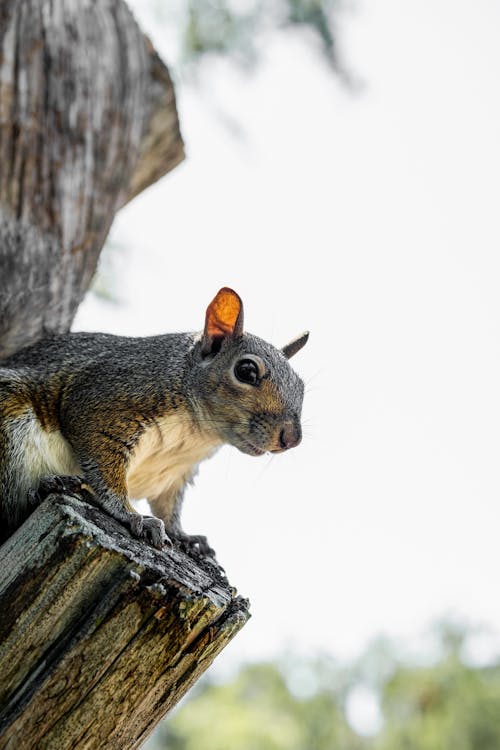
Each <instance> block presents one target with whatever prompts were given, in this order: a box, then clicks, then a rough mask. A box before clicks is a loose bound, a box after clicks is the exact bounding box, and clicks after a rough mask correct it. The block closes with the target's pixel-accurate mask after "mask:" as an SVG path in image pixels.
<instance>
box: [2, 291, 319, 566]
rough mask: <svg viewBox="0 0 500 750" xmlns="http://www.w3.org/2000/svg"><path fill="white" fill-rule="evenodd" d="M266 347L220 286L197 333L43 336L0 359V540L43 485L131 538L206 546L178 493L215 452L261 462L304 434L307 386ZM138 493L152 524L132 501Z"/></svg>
mask: <svg viewBox="0 0 500 750" xmlns="http://www.w3.org/2000/svg"><path fill="white" fill-rule="evenodd" d="M307 339H308V333H304V334H302V335H301V336H299V337H298V338H297V339H295V340H293V341H292V342H290V343H289V344H287V345H286V346H285V347H283V349H281V350H279V349H276V348H275V347H274V346H272V345H271V344H268V343H267V342H265V341H263V340H262V339H260V338H258V337H257V336H253V335H251V334H249V333H245V332H244V331H243V303H242V301H241V299H240V297H239V296H238V294H236V292H235V291H233V290H232V289H229V288H227V287H224V288H223V289H221V290H220V291H219V292H218V293H217V295H216V297H215V298H214V299H213V300H212V302H211V303H210V305H209V306H208V309H207V311H206V318H205V327H204V330H203V332H202V333H201V334H193V333H172V334H165V335H161V336H150V337H145V338H127V337H121V336H113V335H109V334H102V333H66V334H59V335H51V336H49V337H46V338H44V339H42V340H41V341H39V342H37V343H35V344H33V345H31V346H29V347H27V348H25V349H22V350H21V351H18V352H16V353H15V354H14V355H12V356H10V357H9V358H7V359H5V360H3V362H1V363H0V540H2V539H5V538H7V537H8V536H9V535H10V534H11V533H12V532H13V531H14V530H15V529H16V528H17V527H18V526H19V525H20V524H21V523H22V522H23V521H24V519H25V518H26V517H27V515H28V514H29V513H30V512H31V509H32V507H33V505H34V504H36V503H37V502H39V501H40V500H41V499H42V498H43V496H44V495H46V494H47V493H49V492H51V491H54V490H55V491H67V490H81V489H86V490H87V491H89V492H91V494H92V495H93V501H94V502H95V503H96V504H98V505H99V506H100V507H101V508H102V509H103V510H104V511H106V512H107V513H108V514H109V515H111V516H112V517H113V518H115V519H117V520H118V521H120V522H121V523H123V524H124V525H126V526H127V527H128V528H129V529H130V531H131V532H132V534H133V535H134V536H136V537H139V538H144V539H146V540H148V541H149V542H150V543H151V544H152V545H153V546H155V547H157V548H161V547H163V546H164V545H165V544H171V543H172V541H179V542H181V543H183V544H185V545H188V546H189V545H193V546H195V547H196V548H197V549H199V550H201V551H202V552H205V553H207V552H209V551H211V550H210V547H209V546H208V543H207V542H206V538H205V537H202V536H190V535H187V534H185V533H184V532H183V531H182V528H181V524H180V511H181V505H182V499H183V495H184V490H185V487H186V485H187V484H188V483H189V482H190V481H191V480H192V479H193V476H194V475H195V473H196V471H197V467H198V464H199V463H200V462H201V461H203V460H204V459H205V458H207V457H209V456H211V455H212V454H213V453H214V452H215V451H216V450H217V448H218V447H219V446H221V445H222V444H230V445H233V446H235V447H236V448H238V449H239V450H240V451H242V452H243V453H247V454H249V455H252V456H260V455H262V454H264V453H265V452H267V451H271V452H273V453H280V452H282V451H285V450H287V449H289V448H293V447H294V446H296V445H298V443H299V442H300V440H301V423H300V418H301V410H302V400H303V395H304V384H303V382H302V380H301V379H300V378H299V376H298V375H297V374H296V373H295V372H294V370H293V369H292V368H291V367H290V365H289V363H288V359H289V358H290V357H291V356H293V355H294V354H295V353H296V352H297V351H299V349H301V348H302V347H303V346H304V344H305V343H306V341H307ZM138 498H147V499H148V500H149V503H150V506H151V508H152V511H153V513H154V514H155V517H152V516H142V515H140V514H139V513H137V512H135V511H134V509H133V508H132V506H131V504H130V502H129V499H138Z"/></svg>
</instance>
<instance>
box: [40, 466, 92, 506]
mask: <svg viewBox="0 0 500 750" xmlns="http://www.w3.org/2000/svg"><path fill="white" fill-rule="evenodd" d="M82 490H87V491H89V490H90V487H89V486H88V485H87V484H85V482H84V479H83V477H78V476H59V475H58V474H53V475H49V476H45V477H42V478H41V479H40V483H39V485H38V488H37V489H36V490H29V492H28V503H29V504H30V506H32V507H36V506H37V505H39V504H40V503H41V502H42V501H43V500H45V498H46V497H48V496H49V495H54V494H55V495H72V494H80V493H81V492H82Z"/></svg>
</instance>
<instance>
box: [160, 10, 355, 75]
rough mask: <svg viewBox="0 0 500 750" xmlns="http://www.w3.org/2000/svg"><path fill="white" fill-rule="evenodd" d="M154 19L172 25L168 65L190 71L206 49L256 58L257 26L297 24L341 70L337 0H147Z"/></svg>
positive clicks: (244, 60)
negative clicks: (171, 55)
mask: <svg viewBox="0 0 500 750" xmlns="http://www.w3.org/2000/svg"><path fill="white" fill-rule="evenodd" d="M150 2H151V7H152V8H153V10H154V12H155V14H156V16H157V18H158V20H159V21H160V22H162V23H164V24H165V25H166V26H169V27H171V28H172V29H173V30H174V29H175V39H174V40H173V45H172V46H173V49H176V50H177V60H176V59H174V60H172V62H173V64H174V68H175V67H176V68H177V71H178V72H179V73H180V74H182V73H183V72H186V71H191V72H192V71H195V70H196V68H197V66H199V65H200V63H201V62H202V60H203V59H204V58H205V57H206V56H207V55H208V54H210V53H212V54H214V53H215V54H223V55H225V56H227V57H229V58H232V59H233V60H235V61H236V62H238V63H239V64H241V65H243V66H251V65H254V64H255V63H256V62H258V59H259V41H260V39H261V34H262V32H265V31H269V30H271V29H283V30H286V29H289V28H291V27H297V26H302V27H304V28H306V29H309V30H310V32H311V37H312V39H313V40H314V41H315V43H316V44H317V45H318V47H319V48H320V49H321V51H322V52H323V54H324V56H325V57H326V59H327V60H328V62H329V64H330V65H331V66H332V68H333V70H334V71H335V72H336V73H337V74H338V75H340V76H341V77H343V78H346V80H347V76H346V71H345V70H344V66H343V64H342V59H341V56H340V55H339V53H338V47H337V29H336V22H335V19H336V15H337V13H338V11H339V8H340V6H341V5H344V4H343V3H342V4H341V3H340V2H339V0H275V2H272V3H269V2H264V1H263V0H245V1H244V2H241V0H239V1H238V0H236V1H235V0H190V2H182V1H178V2H174V3H164V2H163V0H150Z"/></svg>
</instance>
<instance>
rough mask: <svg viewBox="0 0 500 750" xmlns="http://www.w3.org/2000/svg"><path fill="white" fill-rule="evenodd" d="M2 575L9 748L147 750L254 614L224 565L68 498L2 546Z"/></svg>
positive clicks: (0, 686) (3, 719)
mask: <svg viewBox="0 0 500 750" xmlns="http://www.w3.org/2000/svg"><path fill="white" fill-rule="evenodd" d="M201 565H202V567H201ZM0 571H1V575H0V748H2V749H3V748H9V749H11V748H12V749H13V748H16V750H18V749H19V748H22V749H23V750H30V749H31V748H33V749H34V748H37V749H40V750H41V749H47V750H48V749H51V748H53V749H54V750H56V749H57V750H65V749H66V748H75V747H78V748H79V750H85V749H86V748H88V750H99V748H120V750H125V749H127V748H137V747H139V746H140V745H141V743H142V742H144V740H145V738H146V737H147V735H148V734H149V733H150V732H151V731H152V729H153V728H154V726H155V725H156V724H157V722H158V721H159V720H160V719H161V718H162V716H164V714H165V713H166V712H167V711H168V709H169V708H170V707H171V706H173V705H174V704H175V702H176V701H178V700H179V698H180V697H181V696H182V695H183V694H184V693H185V692H186V690H187V689H188V688H189V687H190V685H191V684H192V683H193V682H194V681H195V680H196V679H197V678H198V677H199V676H200V674H201V673H202V672H203V671H204V670H205V669H206V668H207V667H208V666H209V664H210V663H211V662H212V660H213V659H214V657H215V656H216V655H217V654H218V652H219V651H220V650H221V649H222V648H223V647H224V646H225V645H226V644H227V642H228V641H229V640H230V639H231V638H232V637H233V635H234V634H235V633H236V632H237V631H238V630H239V629H240V628H241V627H242V626H243V625H244V623H245V622H246V620H247V619H248V616H249V614H248V605H247V602H246V601H245V600H244V599H241V598H240V597H237V596H235V592H234V590H233V589H231V587H230V586H229V584H228V582H227V580H226V579H224V578H223V577H221V575H220V573H219V571H218V568H217V566H215V565H214V564H212V563H209V562H203V563H199V562H198V563H196V562H194V561H193V560H192V559H191V558H189V557H188V556H186V555H185V554H184V553H182V552H181V551H178V550H176V549H173V550H166V551H157V550H155V549H153V548H152V547H149V546H148V545H146V544H145V543H143V542H139V541H137V540H134V539H132V538H131V537H130V536H129V534H128V532H127V531H126V530H125V529H124V528H122V527H121V526H120V524H118V523H117V522H116V521H114V520H113V519H112V518H110V517H108V516H107V515H105V514H103V513H102V512H101V511H99V510H98V509H96V508H95V507H93V506H92V505H89V504H88V503H86V502H84V501H82V500H81V499H77V498H72V497H69V496H66V497H56V496H51V497H50V498H48V499H47V500H46V501H45V502H44V503H42V505H41V506H40V507H39V508H37V510H36V511H35V512H34V513H33V514H32V516H31V517H30V518H29V519H28V520H27V521H26V523H25V524H24V525H23V526H22V527H21V528H20V529H19V530H18V531H17V532H16V533H15V534H14V536H12V537H11V538H10V539H9V540H8V542H6V543H5V544H4V545H3V547H1V548H0Z"/></svg>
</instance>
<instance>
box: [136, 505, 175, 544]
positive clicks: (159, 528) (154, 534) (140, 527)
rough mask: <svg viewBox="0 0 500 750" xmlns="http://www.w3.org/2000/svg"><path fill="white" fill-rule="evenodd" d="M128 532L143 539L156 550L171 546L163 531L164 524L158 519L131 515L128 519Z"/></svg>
mask: <svg viewBox="0 0 500 750" xmlns="http://www.w3.org/2000/svg"><path fill="white" fill-rule="evenodd" d="M130 530H131V532H132V534H133V535H134V536H136V537H138V538H139V539H145V540H146V541H147V542H149V543H150V544H151V545H152V546H153V547H156V549H162V548H163V547H171V546H172V542H171V541H170V538H169V537H168V536H167V533H166V531H165V524H164V523H163V521H162V520H161V519H160V518H155V517H154V516H141V515H140V514H139V513H133V514H131V517H130Z"/></svg>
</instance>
